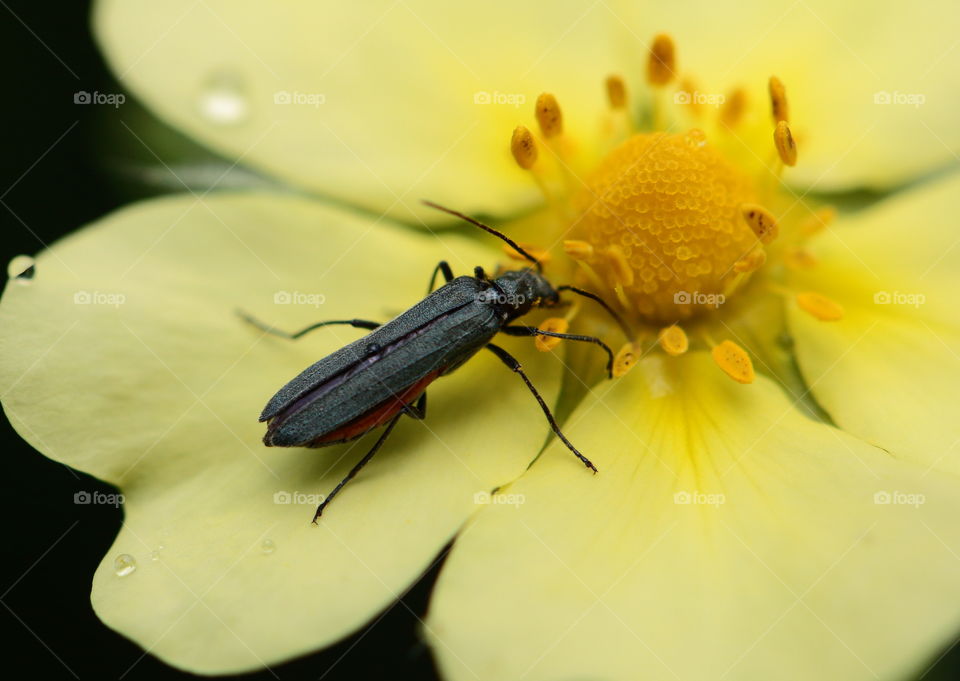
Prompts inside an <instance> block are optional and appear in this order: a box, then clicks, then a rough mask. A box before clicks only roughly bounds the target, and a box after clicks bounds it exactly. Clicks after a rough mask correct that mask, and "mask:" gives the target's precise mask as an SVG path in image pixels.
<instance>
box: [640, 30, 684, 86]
mask: <svg viewBox="0 0 960 681" xmlns="http://www.w3.org/2000/svg"><path fill="white" fill-rule="evenodd" d="M676 70H677V57H676V49H675V47H674V44H673V38H671V37H670V36H669V35H667V34H666V33H661V34H659V35H657V36H656V37H654V39H653V44H651V45H650V57H649V58H648V59H647V82H648V83H650V84H651V85H655V86H662V85H666V84H667V83H669V82H670V81H671V80H673V76H674V74H675V73H676Z"/></svg>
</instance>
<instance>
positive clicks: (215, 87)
mask: <svg viewBox="0 0 960 681" xmlns="http://www.w3.org/2000/svg"><path fill="white" fill-rule="evenodd" d="M198 106H199V108H200V115H201V116H203V117H204V118H205V119H207V120H208V121H210V122H211V123H216V124H217V125H234V124H237V123H242V122H243V121H244V120H246V118H247V115H248V114H249V112H250V102H249V99H248V98H247V95H246V92H245V90H244V87H243V83H242V82H241V80H240V78H238V77H237V76H235V75H232V74H229V73H219V74H216V75H214V76H213V77H211V78H210V79H208V80H207V82H206V83H205V84H204V86H203V89H202V90H201V92H200V99H199V102H198Z"/></svg>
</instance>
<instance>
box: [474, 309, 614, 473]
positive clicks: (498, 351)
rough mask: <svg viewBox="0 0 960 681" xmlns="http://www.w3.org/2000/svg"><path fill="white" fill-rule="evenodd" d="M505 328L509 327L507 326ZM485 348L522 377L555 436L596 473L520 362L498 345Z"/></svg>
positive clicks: (491, 344)
mask: <svg viewBox="0 0 960 681" xmlns="http://www.w3.org/2000/svg"><path fill="white" fill-rule="evenodd" d="M507 328H510V327H507ZM487 349H488V350H490V352H492V353H493V354H495V355H496V356H497V357H499V358H500V361H502V362H503V363H504V364H506V365H507V366H508V367H509V368H510V370H511V371H514V372H515V373H517V374H519V375H520V378H522V379H523V382H524V383H526V384H527V387H528V388H529V389H530V392H531V393H533V396H534V397H535V398H537V402H539V403H540V409H542V410H543V415H544V416H546V417H547V422H548V423H549V424H550V428H551V429H552V430H553V432H554V433H556V434H557V437H558V438H560V440H561V442H563V444H565V445H566V446H567V449H569V450H570V451H571V452H573V454H574V456H576V457H577V458H578V459H580V460H581V461H582V462H583V464H584V465H585V466H586V467H587V468H589V469H590V470H592V471H593V472H594V473H596V472H597V467H596V466H594V465H593V463H592V462H591V461H590V459H588V458H587V457H585V456H584V455H583V454H581V453H580V451H579V450H578V449H577V448H576V447H574V446H573V443H572V442H570V440H568V439H567V437H566V435H564V434H563V432H562V431H561V430H560V426H559V424H557V420H556V419H555V418H553V414H552V413H551V412H550V407H548V406H547V403H546V402H544V401H543V398H542V397H541V396H540V393H539V392H538V391H537V389H536V388H535V387H534V385H533V383H531V382H530V379H529V378H528V377H527V374H526V373H524V371H523V369H522V368H521V366H520V362H519V361H518V360H517V358H516V357H514V356H513V355H511V354H510V353H509V352H507V351H506V350H504V349H503V348H501V347H500V346H499V345H494V344H493V343H487Z"/></svg>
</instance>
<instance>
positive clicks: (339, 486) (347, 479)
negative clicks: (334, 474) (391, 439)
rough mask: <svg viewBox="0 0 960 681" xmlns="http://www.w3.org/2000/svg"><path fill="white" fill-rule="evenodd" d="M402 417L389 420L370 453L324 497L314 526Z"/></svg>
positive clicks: (318, 507) (398, 415)
mask: <svg viewBox="0 0 960 681" xmlns="http://www.w3.org/2000/svg"><path fill="white" fill-rule="evenodd" d="M402 415H403V412H400V413H399V414H397V415H396V416H394V417H393V418H392V419H390V421H389V422H388V423H387V427H386V429H385V430H384V431H383V433H382V434H381V435H380V437H379V438H377V441H376V442H375V443H374V444H373V447H371V448H370V451H369V452H367V453H366V454H364V456H363V458H362V459H360V461H358V462H357V465H355V466H354V467H353V468H351V469H350V472H349V473H347V477H345V478H344V479H343V480H341V481H340V482H339V483H338V484H337V486H336V487H334V488H333V491H332V492H330V494H328V495H327V496H326V498H325V499H324V500H323V503H321V504H320V505H319V506H317V512H316V513H315V514H314V515H313V524H314V525H316V524H317V518H319V517H320V516H321V515H323V509H325V508H326V507H327V504H329V503H330V502H331V501H333V498H334V497H335V496H337V492H339V491H340V490H341V489H343V486H344V485H346V484H347V483H348V482H350V480H351V479H353V477H354V476H355V475H356V474H357V473H359V472H360V469H361V468H363V467H364V466H366V465H367V464H368V463H370V459H372V458H373V455H374V454H376V453H377V450H379V449H380V447H381V446H382V445H383V443H384V441H386V439H387V436H388V435H390V431H392V430H393V427H394V426H395V425H397V421H399V420H400V417H401V416H402Z"/></svg>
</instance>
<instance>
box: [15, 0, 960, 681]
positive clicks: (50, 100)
mask: <svg viewBox="0 0 960 681" xmlns="http://www.w3.org/2000/svg"><path fill="white" fill-rule="evenodd" d="M0 17H2V20H0V45H2V49H3V64H4V88H3V95H4V97H3V101H4V105H3V106H2V107H0V116H2V117H3V120H2V126H0V130H2V131H3V141H4V143H3V150H2V158H3V163H2V176H0V225H2V235H3V238H2V248H3V250H4V252H3V253H2V254H0V256H2V257H0V261H2V262H4V263H5V262H8V261H9V260H10V259H11V258H12V257H13V256H14V255H17V254H21V253H26V254H35V253H36V252H38V251H39V250H41V249H42V248H43V247H44V246H46V245H47V244H50V243H52V242H53V241H55V240H56V239H58V238H59V237H60V236H62V235H64V234H66V233H68V232H69V231H71V230H73V229H75V228H77V227H80V226H81V225H83V224H85V223H87V222H90V221H92V220H95V219H97V218H99V217H100V216H102V215H104V214H105V213H107V212H109V211H111V210H113V209H115V208H117V207H119V206H121V205H123V204H125V203H127V202H129V201H131V200H133V199H135V198H138V197H143V196H147V195H150V194H155V193H158V192H159V191H165V189H164V188H163V187H162V186H157V185H154V186H148V185H146V184H144V183H143V182H138V181H136V180H133V179H131V175H136V173H135V172H132V171H131V169H134V170H135V169H136V168H137V167H138V164H142V165H145V164H153V165H154V168H156V166H157V163H156V160H155V159H151V158H149V157H147V156H146V155H145V154H144V150H143V149H142V147H140V146H139V144H138V143H136V142H135V141H133V138H132V135H131V134H130V133H129V132H126V131H125V128H124V127H123V125H121V121H123V122H124V123H126V124H127V125H129V126H131V127H132V128H134V129H136V130H138V131H141V132H142V131H144V130H146V131H148V132H149V133H150V134H152V135H155V137H151V146H152V147H154V148H156V149H160V150H161V152H160V153H161V154H165V153H169V154H170V157H168V158H169V159H170V160H171V161H174V160H176V159H175V158H174V157H175V156H180V157H182V155H183V154H184V153H186V154H188V155H192V157H193V158H194V159H199V158H203V157H204V155H205V154H206V152H204V151H202V150H199V149H196V148H191V145H190V143H189V142H188V141H187V140H183V139H182V138H179V137H178V136H177V135H176V133H175V132H173V131H170V130H168V129H165V126H163V125H162V124H161V123H159V122H158V121H156V120H153V119H151V118H150V117H149V115H148V114H147V113H146V112H144V111H143V110H142V109H139V107H138V106H137V104H136V103H135V102H134V101H133V100H132V98H131V97H130V96H129V95H128V101H127V103H126V104H124V105H123V106H121V107H120V108H119V109H114V108H112V107H109V106H89V105H88V106H82V105H77V104H74V100H73V97H74V93H76V92H78V91H87V92H93V91H95V90H96V91H100V92H120V91H121V89H120V88H119V86H118V85H117V84H116V83H114V82H113V81H112V79H111V77H110V74H109V73H108V71H107V69H106V66H105V65H104V63H103V61H102V59H101V57H100V55H99V53H98V51H97V48H96V46H95V45H94V43H93V39H92V37H91V33H90V28H89V18H88V17H89V3H88V2H80V1H78V0H71V1H70V2H57V3H48V2H38V1H37V0H0ZM144 134H146V133H144ZM158 137H159V138H162V139H163V140H164V141H163V142H157V139H158ZM155 142H157V143H155ZM207 156H208V158H213V157H211V156H209V155H207ZM207 160H208V159H207ZM173 184H175V183H171V185H170V188H171V189H172V188H173V186H172V185H173ZM0 445H2V452H3V456H2V457H0V461H2V464H0V465H2V473H0V475H2V476H3V480H4V481H5V485H4V489H5V492H4V494H3V495H2V500H3V517H4V520H5V521H6V523H5V524H6V526H7V530H6V531H5V533H6V539H5V540H3V541H2V542H0V545H2V547H3V559H2V572H3V574H2V576H0V577H2V578H0V591H2V593H0V604H2V606H3V608H2V609H0V622H2V623H3V628H4V630H5V632H4V633H3V636H4V643H5V645H4V659H3V660H2V668H6V669H8V670H11V669H13V670H16V669H19V670H21V672H20V673H23V672H28V673H29V674H30V676H32V677H36V678H40V679H70V678H78V679H83V680H84V681H86V680H88V679H90V680H92V681H102V680H108V679H121V678H122V679H131V680H132V679H179V678H191V677H190V675H188V674H184V673H181V672H178V671H176V670H174V669H172V668H170V667H168V666H166V665H165V664H163V663H162V662H160V661H158V660H157V659H155V658H153V657H151V656H150V655H144V654H143V652H142V651H141V650H140V648H139V647H137V646H136V645H134V644H132V643H130V642H129V641H127V640H125V639H124V638H123V637H121V636H119V635H118V634H116V633H114V632H113V631H111V630H109V629H107V628H106V627H105V626H103V625H102V624H101V623H100V621H99V620H98V619H97V618H96V616H95V615H94V614H93V611H92V609H91V607H90V603H89V592H90V581H91V578H92V575H93V572H94V569H95V568H96V566H97V565H98V563H99V562H100V559H101V558H102V556H103V555H104V554H105V553H106V551H107V550H108V548H109V547H110V545H111V543H112V541H113V538H114V536H115V535H116V533H117V532H118V530H119V528H120V519H121V513H122V512H121V511H120V510H117V509H113V508H111V507H109V506H97V505H76V504H74V503H73V495H74V494H75V493H76V492H77V491H80V490H86V491H89V492H94V491H100V492H104V493H110V492H113V491H115V490H112V489H111V488H109V487H108V486H107V485H104V484H103V483H100V482H99V481H97V480H95V479H93V478H90V477H89V476H86V475H84V474H82V473H77V472H75V471H72V470H71V469H69V468H67V467H66V466H63V465H61V464H58V463H56V462H53V461H50V460H49V459H46V458H44V457H43V456H41V455H40V454H38V453H36V452H35V451H34V450H33V449H32V448H31V447H30V446H29V445H27V444H26V443H25V442H23V441H22V440H21V439H20V438H19V436H18V435H17V434H16V433H15V432H14V431H13V429H12V428H11V427H10V425H9V424H8V423H7V421H6V419H0ZM437 572H438V566H437V567H434V569H433V570H431V571H430V573H429V574H427V575H426V576H425V577H424V579H422V580H421V582H420V583H419V584H417V585H416V586H415V587H414V588H413V589H412V590H411V591H410V592H409V593H408V594H407V595H406V596H405V597H404V601H403V603H402V604H401V603H398V604H394V605H393V606H392V607H391V608H389V609H388V610H387V611H386V613H384V614H383V616H382V617H381V618H380V619H378V620H377V621H376V623H375V624H373V625H372V626H370V627H369V628H368V629H366V630H365V631H361V632H359V633H358V634H356V635H354V636H352V637H350V638H348V639H347V640H345V641H344V642H342V643H340V644H338V645H336V646H333V647H332V648H328V649H327V650H325V651H323V652H320V653H317V654H315V655H312V656H309V657H306V658H304V659H301V660H298V661H295V662H292V663H288V664H284V665H277V666H275V667H274V668H272V669H271V670H268V671H264V672H260V673H257V674H251V675H247V676H244V677H239V678H245V679H257V680H259V679H299V678H309V679H327V680H329V681H335V680H340V679H350V680H351V681H352V680H353V679H365V680H366V679H369V680H370V681H373V680H375V679H406V678H410V679H433V678H436V674H435V672H434V669H433V664H432V661H431V658H430V653H429V651H428V650H427V648H426V647H425V646H424V645H423V644H422V643H421V642H420V640H419V637H418V634H417V626H418V620H417V617H422V616H423V615H424V613H425V611H426V606H427V599H428V596H429V591H430V587H431V585H432V583H433V581H434V580H435V578H436V575H437ZM958 578H960V572H958ZM691 654H694V655H695V654H696V651H691ZM931 662H932V661H931ZM923 678H924V679H927V680H928V681H944V680H946V679H957V678H960V647H958V648H954V649H953V650H952V651H950V652H949V653H947V654H946V655H945V656H944V657H943V658H942V659H941V660H940V662H939V663H938V664H936V665H935V666H934V667H933V668H932V669H930V670H928V671H927V673H926V674H925V675H924V676H923ZM812 681H813V680H812Z"/></svg>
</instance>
